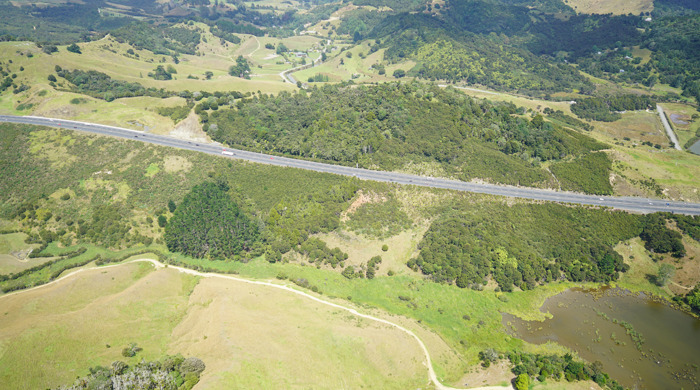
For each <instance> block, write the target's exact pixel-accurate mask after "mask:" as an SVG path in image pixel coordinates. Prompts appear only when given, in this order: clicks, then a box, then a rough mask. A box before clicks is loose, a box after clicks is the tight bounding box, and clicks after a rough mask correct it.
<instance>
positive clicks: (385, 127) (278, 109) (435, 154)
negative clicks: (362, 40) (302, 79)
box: [202, 82, 607, 185]
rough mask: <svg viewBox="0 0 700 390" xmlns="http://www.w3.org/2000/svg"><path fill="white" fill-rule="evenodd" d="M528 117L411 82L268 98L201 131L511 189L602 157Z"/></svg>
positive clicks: (253, 145)
mask: <svg viewBox="0 0 700 390" xmlns="http://www.w3.org/2000/svg"><path fill="white" fill-rule="evenodd" d="M523 113H524V110H523V109H521V108H518V107H516V106H515V105H513V104H510V103H500V102H495V103H492V102H489V101H479V100H475V99H472V98H469V97H467V96H465V95H464V94H462V93H460V92H458V91H457V90H454V89H449V88H448V89H443V88H439V87H437V86H435V85H426V84H423V83H419V82H410V83H405V84H404V83H388V84H382V85H377V86H360V87H357V88H355V87H352V86H347V85H342V84H341V85H332V86H331V85H327V86H323V87H320V88H316V87H315V88H313V89H312V90H311V91H310V92H308V93H307V92H300V93H295V94H290V93H287V92H282V93H280V94H279V95H278V96H267V95H264V94H263V95H260V96H254V97H253V98H251V99H243V100H241V101H239V102H238V103H237V109H227V110H221V109H218V111H214V112H212V113H210V114H207V115H203V116H202V121H203V122H205V123H206V124H205V130H206V131H207V132H208V134H209V135H210V136H211V137H212V138H213V139H214V140H216V141H219V142H222V143H226V144H229V145H232V146H233V145H235V146H237V147H242V148H249V149H252V150H261V149H263V150H267V151H270V152H278V153H284V154H289V155H293V156H300V157H305V158H312V159H319V160H325V161H333V162H338V163H341V164H347V165H355V164H359V165H360V166H373V165H374V166H379V167H381V168H383V169H397V168H401V167H403V166H404V164H406V163H408V162H409V161H413V162H423V161H425V162H436V163H439V164H441V165H442V166H443V167H444V168H445V169H446V170H447V171H448V172H449V173H451V174H455V175H460V176H461V178H463V179H465V180H469V179H471V178H473V177H481V178H490V179H492V180H494V181H497V182H500V183H506V184H522V185H535V184H537V183H542V182H545V181H547V180H548V178H547V176H548V175H545V173H544V172H543V171H542V169H540V168H539V167H538V166H537V163H538V162H540V161H546V160H555V161H556V160H559V159H561V158H566V157H570V156H580V155H584V154H587V153H589V152H591V151H594V150H599V149H603V148H605V145H603V144H601V143H599V142H597V141H594V140H593V139H591V138H589V137H587V136H585V135H582V134H579V133H577V132H573V131H569V130H566V129H562V128H561V127H559V126H556V125H552V124H551V123H549V122H545V121H543V120H542V117H535V118H533V120H532V121H528V120H527V119H525V118H523V117H521V116H520V115H519V114H523ZM605 177H606V178H607V174H606V175H605Z"/></svg>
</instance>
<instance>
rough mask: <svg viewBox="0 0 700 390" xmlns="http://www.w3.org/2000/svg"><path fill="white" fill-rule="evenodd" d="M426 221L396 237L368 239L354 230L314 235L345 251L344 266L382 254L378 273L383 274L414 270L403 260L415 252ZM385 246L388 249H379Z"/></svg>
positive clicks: (330, 245)
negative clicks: (346, 257) (346, 256)
mask: <svg viewBox="0 0 700 390" xmlns="http://www.w3.org/2000/svg"><path fill="white" fill-rule="evenodd" d="M428 227H429V225H428V224H422V225H418V226H416V227H415V228H414V229H410V230H406V231H403V232H401V233H399V234H397V235H395V236H392V237H389V238H386V239H383V240H379V239H370V238H367V237H364V236H361V235H357V234H355V233H353V232H348V231H340V232H331V233H325V234H320V235H318V236H317V237H318V238H319V239H321V240H322V241H324V242H325V243H326V245H328V247H329V248H340V250H342V251H343V252H345V253H347V254H348V259H347V260H346V261H345V263H346V264H347V265H354V266H359V265H360V264H362V263H367V262H368V261H369V260H370V259H371V258H372V257H374V256H381V257H382V263H381V264H379V268H378V270H377V276H379V275H386V274H387V272H389V271H390V270H391V271H393V272H394V273H396V274H411V275H416V274H417V273H416V272H414V271H412V270H411V269H409V268H408V267H406V262H407V261H408V260H409V259H411V258H412V257H414V256H416V255H418V243H419V242H420V240H421V239H422V238H423V235H424V234H425V232H426V231H427V230H428ZM383 245H387V246H388V247H389V250H387V251H386V252H384V251H382V246H383Z"/></svg>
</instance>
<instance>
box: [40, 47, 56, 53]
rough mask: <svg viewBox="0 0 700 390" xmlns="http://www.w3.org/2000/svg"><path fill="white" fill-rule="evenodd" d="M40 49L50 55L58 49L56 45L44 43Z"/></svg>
mask: <svg viewBox="0 0 700 390" xmlns="http://www.w3.org/2000/svg"><path fill="white" fill-rule="evenodd" d="M41 51H43V52H44V53H46V54H49V55H51V54H53V53H55V52H57V51H58V48H57V47H56V45H44V46H43V47H42V48H41Z"/></svg>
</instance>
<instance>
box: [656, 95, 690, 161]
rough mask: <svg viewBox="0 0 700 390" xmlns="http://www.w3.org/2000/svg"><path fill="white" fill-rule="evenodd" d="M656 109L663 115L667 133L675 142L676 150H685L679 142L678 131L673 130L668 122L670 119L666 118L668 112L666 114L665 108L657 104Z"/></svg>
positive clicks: (662, 121)
mask: <svg viewBox="0 0 700 390" xmlns="http://www.w3.org/2000/svg"><path fill="white" fill-rule="evenodd" d="M656 110H657V111H658V112H659V116H660V117H661V123H663V124H664V128H665V129H666V134H668V138H670V139H671V142H673V147H674V148H676V150H683V149H681V145H680V144H679V143H678V138H676V133H674V132H673V129H672V128H671V125H670V124H669V123H668V119H666V114H664V109H663V108H661V106H660V105H658V104H657V105H656Z"/></svg>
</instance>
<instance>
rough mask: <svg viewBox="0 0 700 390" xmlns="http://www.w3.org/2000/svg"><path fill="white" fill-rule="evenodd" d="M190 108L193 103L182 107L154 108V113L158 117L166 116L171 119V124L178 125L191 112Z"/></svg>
mask: <svg viewBox="0 0 700 390" xmlns="http://www.w3.org/2000/svg"><path fill="white" fill-rule="evenodd" d="M192 107H194V103H191V102H189V103H188V104H186V105H184V106H175V107H158V108H156V112H157V113H158V115H162V116H166V117H168V118H170V119H172V120H173V123H178V122H180V121H181V120H183V119H185V118H187V115H189V114H190V111H192Z"/></svg>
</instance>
